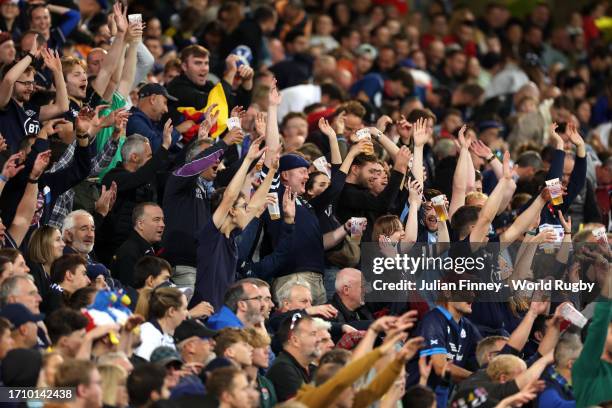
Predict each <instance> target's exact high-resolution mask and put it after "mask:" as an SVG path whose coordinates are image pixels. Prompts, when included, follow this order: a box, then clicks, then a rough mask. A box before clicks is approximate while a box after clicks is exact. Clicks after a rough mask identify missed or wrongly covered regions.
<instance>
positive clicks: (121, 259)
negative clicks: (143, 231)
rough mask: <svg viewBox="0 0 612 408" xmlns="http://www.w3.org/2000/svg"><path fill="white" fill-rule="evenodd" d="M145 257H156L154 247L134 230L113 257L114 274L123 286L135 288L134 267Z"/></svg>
mask: <svg viewBox="0 0 612 408" xmlns="http://www.w3.org/2000/svg"><path fill="white" fill-rule="evenodd" d="M145 255H155V249H154V248H153V245H151V244H150V243H148V242H147V241H145V240H144V238H142V237H141V236H140V235H139V234H138V233H137V232H136V231H134V230H132V232H131V233H130V236H129V238H128V239H127V241H125V242H124V243H123V244H121V246H120V247H119V249H118V250H117V253H116V254H115V256H114V257H113V264H112V268H111V271H112V274H113V277H115V278H116V279H119V282H121V283H122V284H123V285H128V286H131V287H134V265H136V262H138V260H139V259H140V258H142V257H143V256H145Z"/></svg>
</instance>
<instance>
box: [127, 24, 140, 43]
mask: <svg viewBox="0 0 612 408" xmlns="http://www.w3.org/2000/svg"><path fill="white" fill-rule="evenodd" d="M144 28H145V27H144V24H143V23H142V22H133V23H129V25H128V30H127V35H126V37H125V39H126V41H127V42H128V43H130V44H138V43H139V42H141V41H142V34H143V32H144Z"/></svg>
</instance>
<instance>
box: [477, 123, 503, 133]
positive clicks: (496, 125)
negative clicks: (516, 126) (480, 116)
mask: <svg viewBox="0 0 612 408" xmlns="http://www.w3.org/2000/svg"><path fill="white" fill-rule="evenodd" d="M492 128H497V129H503V128H504V127H503V126H502V124H501V123H499V122H498V121H496V120H485V121H482V122H479V123H478V132H484V131H485V130H487V129H492Z"/></svg>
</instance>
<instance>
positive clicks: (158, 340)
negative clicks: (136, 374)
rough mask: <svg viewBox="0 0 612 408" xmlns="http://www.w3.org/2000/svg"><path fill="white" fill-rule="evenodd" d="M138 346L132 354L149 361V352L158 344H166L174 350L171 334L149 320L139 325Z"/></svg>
mask: <svg viewBox="0 0 612 408" xmlns="http://www.w3.org/2000/svg"><path fill="white" fill-rule="evenodd" d="M140 341H141V342H142V343H141V344H140V346H139V347H138V348H137V349H136V350H134V354H136V355H137V356H138V357H142V358H144V359H145V360H147V361H149V360H150V359H151V353H153V350H155V349H156V348H158V347H159V346H168V347H172V348H173V349H175V350H176V346H175V345H174V339H173V338H172V336H170V335H168V334H165V333H162V332H161V331H159V330H158V329H157V328H156V327H155V326H154V325H153V323H151V322H146V323H144V324H142V325H141V326H140Z"/></svg>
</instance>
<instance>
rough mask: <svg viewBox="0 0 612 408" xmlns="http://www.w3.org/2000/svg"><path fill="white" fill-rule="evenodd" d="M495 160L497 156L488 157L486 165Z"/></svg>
mask: <svg viewBox="0 0 612 408" xmlns="http://www.w3.org/2000/svg"><path fill="white" fill-rule="evenodd" d="M496 158H497V156H496V155H492V156H491V157H489V158H488V159H487V163H491V162H492V161H493V160H495V159H496Z"/></svg>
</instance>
